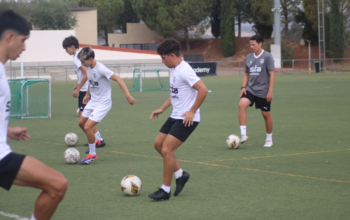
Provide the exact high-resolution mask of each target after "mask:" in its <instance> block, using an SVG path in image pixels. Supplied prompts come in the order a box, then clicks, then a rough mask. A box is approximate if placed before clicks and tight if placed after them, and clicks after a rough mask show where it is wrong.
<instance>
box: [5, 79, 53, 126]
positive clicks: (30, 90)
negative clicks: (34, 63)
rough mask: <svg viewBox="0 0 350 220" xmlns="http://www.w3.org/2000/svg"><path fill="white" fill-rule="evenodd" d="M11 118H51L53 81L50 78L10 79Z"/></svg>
mask: <svg viewBox="0 0 350 220" xmlns="http://www.w3.org/2000/svg"><path fill="white" fill-rule="evenodd" d="M8 82H9V85H10V89H11V110H10V119H26V118H51V83H50V81H49V80H48V79H9V80H8Z"/></svg>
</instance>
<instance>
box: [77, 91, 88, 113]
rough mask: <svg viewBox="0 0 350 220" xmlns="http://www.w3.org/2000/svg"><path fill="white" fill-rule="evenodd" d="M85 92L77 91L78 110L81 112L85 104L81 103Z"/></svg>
mask: <svg viewBox="0 0 350 220" xmlns="http://www.w3.org/2000/svg"><path fill="white" fill-rule="evenodd" d="M85 94H86V92H82V91H79V97H78V107H79V110H80V111H81V112H82V111H83V110H84V108H85V106H86V104H83V99H84V97H85Z"/></svg>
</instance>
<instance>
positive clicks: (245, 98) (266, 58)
mask: <svg viewBox="0 0 350 220" xmlns="http://www.w3.org/2000/svg"><path fill="white" fill-rule="evenodd" d="M263 42H264V39H263V38H262V37H261V36H260V35H254V36H252V37H251V38H250V41H249V43H250V48H251V49H252V50H253V53H250V54H248V55H247V57H246V61H245V74H244V77H243V84H242V87H241V93H240V95H239V98H240V101H239V104H238V118H239V123H240V129H241V143H244V142H246V141H248V135H247V108H248V106H253V104H254V103H255V108H256V109H261V113H262V116H263V118H264V120H265V127H266V142H265V144H264V147H272V145H273V142H272V127H273V122H272V118H271V113H270V110H271V101H272V96H273V95H272V94H273V87H274V84H275V64H274V60H273V57H272V55H271V54H270V53H268V52H266V51H264V50H263V49H262V44H263Z"/></svg>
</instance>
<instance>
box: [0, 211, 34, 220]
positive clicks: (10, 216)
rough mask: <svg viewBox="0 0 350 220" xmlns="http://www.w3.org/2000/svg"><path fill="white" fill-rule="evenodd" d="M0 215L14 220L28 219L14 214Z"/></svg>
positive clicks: (0, 213)
mask: <svg viewBox="0 0 350 220" xmlns="http://www.w3.org/2000/svg"><path fill="white" fill-rule="evenodd" d="M0 215H2V216H6V217H9V218H14V219H17V220H29V218H25V217H22V216H19V215H16V214H12V213H7V212H3V211H0Z"/></svg>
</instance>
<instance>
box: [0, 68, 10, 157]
mask: <svg viewBox="0 0 350 220" xmlns="http://www.w3.org/2000/svg"><path fill="white" fill-rule="evenodd" d="M10 107H11V91H10V87H9V84H8V82H7V79H6V73H5V67H4V65H3V64H2V63H1V62H0V160H2V159H3V158H4V157H5V156H6V155H8V154H9V153H10V152H11V148H10V146H9V145H8V144H7V126H8V122H9V117H10Z"/></svg>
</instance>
